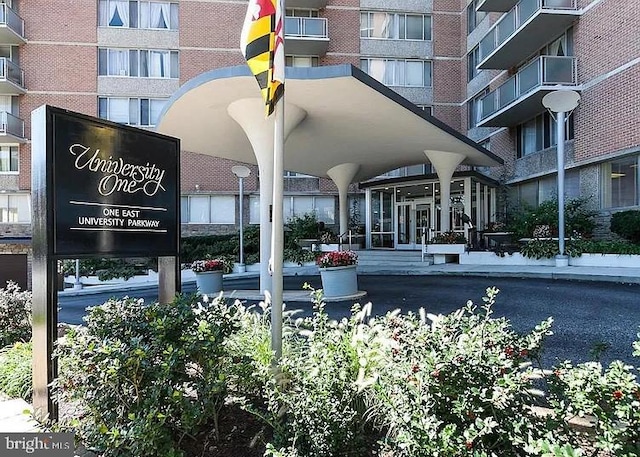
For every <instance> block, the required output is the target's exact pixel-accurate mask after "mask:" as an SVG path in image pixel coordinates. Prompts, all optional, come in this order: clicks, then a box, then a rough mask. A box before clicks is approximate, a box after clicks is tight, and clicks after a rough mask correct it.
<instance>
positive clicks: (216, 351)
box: [56, 295, 239, 456]
mask: <svg viewBox="0 0 640 457" xmlns="http://www.w3.org/2000/svg"><path fill="white" fill-rule="evenodd" d="M200 299H201V297H198V296H195V295H192V296H189V297H184V296H180V297H177V298H176V299H175V300H174V301H173V302H172V303H170V304H166V305H163V304H158V303H153V304H150V305H148V306H145V305H144V303H143V302H142V301H141V300H139V301H138V300H134V299H130V298H126V299H123V300H115V299H113V300H110V301H108V302H107V303H105V304H103V305H101V306H98V307H95V308H90V310H89V314H88V315H87V317H86V322H87V326H86V327H78V328H72V329H71V330H70V331H69V332H68V333H67V334H66V338H65V339H64V342H63V343H61V344H60V345H59V346H58V348H57V350H56V353H57V355H58V356H59V359H60V365H61V368H60V377H59V379H58V384H57V390H58V392H59V395H60V398H61V399H62V401H63V402H67V403H71V404H73V405H76V406H77V407H78V408H79V410H80V414H79V415H78V416H77V417H75V418H73V419H72V420H70V421H67V422H64V423H63V424H61V425H62V427H63V428H64V429H70V431H73V432H75V433H76V434H77V435H78V436H79V437H80V438H81V439H82V441H83V442H84V443H85V444H86V445H87V446H88V447H90V448H95V449H97V450H99V451H101V452H103V453H104V455H106V456H112V455H118V456H142V455H144V456H179V455H182V454H183V451H182V449H181V447H180V445H181V443H182V441H183V439H185V437H188V436H194V435H195V434H196V433H197V432H198V431H200V430H201V429H202V428H203V427H205V426H210V424H211V423H213V426H214V430H215V428H216V424H217V418H218V412H219V410H220V408H221V407H222V405H223V402H224V399H225V396H226V389H227V384H226V375H225V371H226V370H225V369H224V367H225V366H227V364H228V363H229V362H228V359H229V358H230V355H229V354H228V353H227V351H226V348H225V346H224V342H225V340H226V338H227V337H228V336H229V335H230V334H232V333H233V332H234V331H235V330H236V328H237V326H238V322H239V318H238V316H237V313H238V312H239V311H238V309H237V308H235V307H234V306H232V307H228V306H227V305H226V304H224V303H223V302H222V301H219V300H214V301H212V302H210V303H208V302H200V301H199V300H200Z"/></svg>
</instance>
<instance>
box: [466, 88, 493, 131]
mask: <svg viewBox="0 0 640 457" xmlns="http://www.w3.org/2000/svg"><path fill="white" fill-rule="evenodd" d="M488 93H489V88H488V87H485V88H484V89H483V90H481V91H480V92H478V93H477V94H476V95H475V96H474V97H473V98H472V99H471V100H469V101H468V102H467V128H469V129H472V128H474V127H476V126H477V125H478V122H480V119H482V98H483V97H484V96H485V95H487V94H488Z"/></svg>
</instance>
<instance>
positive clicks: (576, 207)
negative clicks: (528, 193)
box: [507, 198, 597, 239]
mask: <svg viewBox="0 0 640 457" xmlns="http://www.w3.org/2000/svg"><path fill="white" fill-rule="evenodd" d="M596 214H597V212H596V211H594V210H592V209H590V207H589V200H588V199H584V198H576V199H571V200H568V201H566V202H565V232H566V233H567V234H569V235H571V236H576V235H578V236H583V237H585V236H586V237H589V236H591V234H592V233H593V229H594V228H595V220H594V218H595V216H596ZM538 226H548V227H549V228H550V231H551V234H552V235H553V236H557V234H558V200H557V199H552V200H546V201H544V202H542V203H540V205H538V207H537V208H534V207H532V206H530V205H527V204H526V203H524V204H521V205H520V206H518V207H516V208H515V209H514V210H512V211H510V214H509V220H508V223H507V227H508V230H509V231H511V232H514V235H515V237H516V239H517V238H533V237H534V230H535V229H536V227H538Z"/></svg>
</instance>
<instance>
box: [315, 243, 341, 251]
mask: <svg viewBox="0 0 640 457" xmlns="http://www.w3.org/2000/svg"><path fill="white" fill-rule="evenodd" d="M313 250H314V251H320V252H331V251H339V250H340V245H339V244H337V243H330V244H325V243H320V244H314V245H313Z"/></svg>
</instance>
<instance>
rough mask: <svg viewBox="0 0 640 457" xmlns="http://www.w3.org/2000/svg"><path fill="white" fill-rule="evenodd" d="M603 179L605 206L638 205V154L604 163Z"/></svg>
mask: <svg viewBox="0 0 640 457" xmlns="http://www.w3.org/2000/svg"><path fill="white" fill-rule="evenodd" d="M602 179H603V186H602V189H603V196H602V197H603V198H602V200H603V207H604V208H621V207H627V206H636V205H638V156H633V157H626V158H624V159H620V160H614V161H612V162H607V163H605V164H603V165H602Z"/></svg>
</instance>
